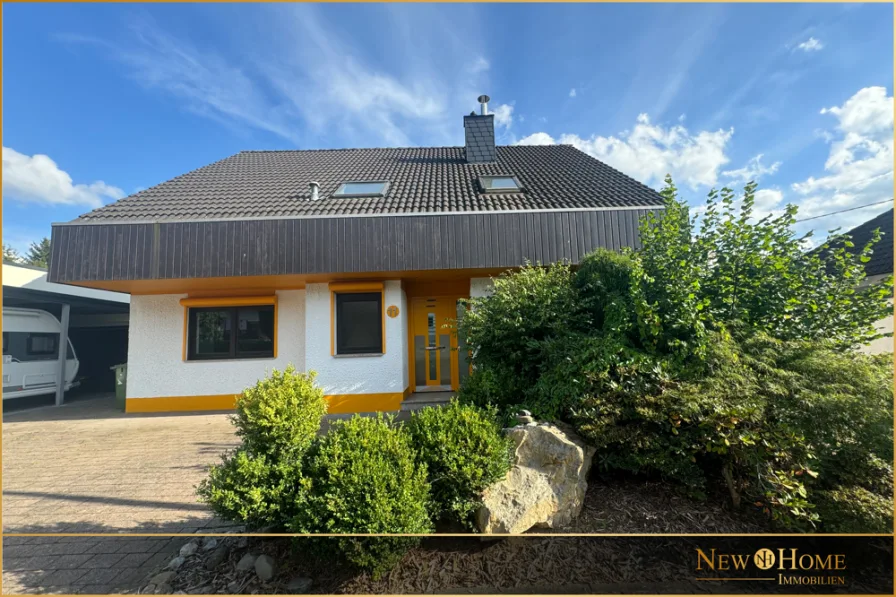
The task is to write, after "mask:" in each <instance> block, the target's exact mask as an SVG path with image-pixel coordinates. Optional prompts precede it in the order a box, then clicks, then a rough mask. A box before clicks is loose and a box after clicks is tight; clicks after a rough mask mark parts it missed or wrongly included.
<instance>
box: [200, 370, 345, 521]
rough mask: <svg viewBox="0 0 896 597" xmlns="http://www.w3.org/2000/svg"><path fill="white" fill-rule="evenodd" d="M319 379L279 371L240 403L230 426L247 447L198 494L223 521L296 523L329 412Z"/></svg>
mask: <svg viewBox="0 0 896 597" xmlns="http://www.w3.org/2000/svg"><path fill="white" fill-rule="evenodd" d="M315 375H316V374H315V372H313V371H311V372H310V373H307V374H306V373H300V372H297V371H296V370H295V368H294V367H293V366H291V365H290V366H288V367H287V368H286V370H285V371H282V372H281V371H278V370H276V369H275V370H273V371H272V372H271V374H270V375H269V376H268V377H266V378H264V379H261V380H259V381H258V382H257V383H256V384H255V385H254V386H252V387H250V388H247V389H246V390H244V391H243V393H242V394H241V395H240V396H239V397H238V398H237V401H236V414H235V415H232V416H231V422H232V423H233V425H234V426H235V427H236V433H237V435H238V436H239V437H240V438H241V439H242V443H241V445H240V446H239V447H238V448H237V449H236V450H233V451H231V452H229V453H226V454H224V456H223V457H222V461H221V463H220V464H218V465H213V466H212V467H210V470H209V475H208V477H207V478H205V479H203V480H202V482H201V483H200V484H199V487H198V488H197V492H198V494H199V497H200V499H201V500H202V501H204V502H205V503H207V504H208V505H209V506H210V507H211V508H212V510H213V511H214V512H215V513H216V514H217V515H218V516H220V517H221V518H223V519H225V520H232V521H235V522H240V523H243V524H246V525H247V526H248V527H250V528H261V527H265V526H270V525H274V526H282V525H283V524H284V523H285V521H287V520H289V519H290V518H292V516H293V515H294V510H295V508H296V502H297V500H299V499H300V497H299V494H300V493H301V480H302V457H303V455H304V453H305V451H306V450H307V449H308V447H309V446H310V445H311V443H312V441H313V440H314V437H315V435H316V434H317V432H318V430H319V429H320V422H321V418H322V417H323V416H324V414H325V413H326V411H327V402H326V400H325V399H324V394H323V390H322V389H321V388H319V387H317V386H316V385H315V384H314V379H315Z"/></svg>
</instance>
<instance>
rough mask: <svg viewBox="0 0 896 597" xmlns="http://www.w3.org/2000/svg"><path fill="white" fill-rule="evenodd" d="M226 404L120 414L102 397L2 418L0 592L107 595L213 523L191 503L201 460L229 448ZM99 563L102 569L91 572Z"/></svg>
mask: <svg viewBox="0 0 896 597" xmlns="http://www.w3.org/2000/svg"><path fill="white" fill-rule="evenodd" d="M236 443H237V440H236V437H235V435H234V434H233V427H232V426H231V425H230V422H229V421H228V418H227V415H226V414H224V413H214V414H205V413H202V414H179V415H126V414H124V413H122V412H120V411H117V410H116V409H115V408H114V401H113V400H112V398H111V397H109V396H104V397H99V398H93V399H83V400H80V401H77V402H73V403H72V404H67V405H64V406H62V407H58V408H56V407H48V408H41V409H34V410H30V411H23V412H17V413H5V414H4V417H3V532H4V533H121V532H135V533H146V532H150V533H159V534H160V535H161V537H159V538H153V539H142V538H133V539H127V538H116V539H102V538H99V539H98V538H74V537H64V538H61V537H26V538H14V537H7V538H4V542H3V547H4V549H3V581H4V582H3V585H4V586H3V589H4V590H3V592H4V593H9V592H14V591H15V592H24V591H27V592H32V591H34V590H36V589H38V588H42V589H43V590H63V591H64V592H75V591H80V592H108V591H111V590H114V589H126V588H130V587H131V586H134V583H139V582H140V581H141V580H142V579H143V577H144V576H145V574H146V573H148V572H149V571H151V569H152V568H154V567H156V566H158V565H159V564H161V563H163V562H164V561H165V560H166V559H167V558H170V557H171V555H172V553H171V552H172V551H174V550H175V548H176V546H178V545H180V544H182V543H184V542H185V541H186V540H185V539H183V538H181V539H171V538H166V537H164V535H165V534H167V533H192V532H195V531H197V530H206V531H211V532H213V529H215V528H217V527H220V523H219V522H218V521H216V520H215V519H214V518H213V517H212V515H211V513H210V512H209V511H208V510H207V509H206V508H205V507H204V506H203V505H201V504H199V503H197V502H196V496H195V486H196V484H197V483H198V482H199V481H200V480H201V479H202V478H203V476H204V474H205V469H206V467H207V465H208V464H211V463H213V462H216V461H217V460H218V456H219V454H220V453H221V452H223V451H225V450H227V449H229V448H231V447H233V446H235V445H236ZM102 570H105V572H100V571H102Z"/></svg>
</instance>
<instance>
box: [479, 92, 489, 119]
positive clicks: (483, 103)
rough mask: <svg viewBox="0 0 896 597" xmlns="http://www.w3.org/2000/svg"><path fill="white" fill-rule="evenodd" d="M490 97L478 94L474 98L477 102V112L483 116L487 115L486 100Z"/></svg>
mask: <svg viewBox="0 0 896 597" xmlns="http://www.w3.org/2000/svg"><path fill="white" fill-rule="evenodd" d="M490 99H492V98H490V97H489V96H487V95H480V96H479V97H478V98H476V101H477V102H479V108H480V110H479V113H480V114H481V115H483V116H488V100H490Z"/></svg>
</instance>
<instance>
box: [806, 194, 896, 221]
mask: <svg viewBox="0 0 896 597" xmlns="http://www.w3.org/2000/svg"><path fill="white" fill-rule="evenodd" d="M882 203H893V200H892V199H886V200H884V201H878V202H877V203H869V204H868V205H860V206H858V207H850V208H849V209H841V210H840V211H832V212H831V213H829V214H821V215H820V216H812V217H811V218H804V219H802V220H796V222H795V223H799V222H808V221H809V220H817V219H818V218H826V217H828V216H835V215H837V214H842V213H845V212H847V211H853V210H856V209H865V208H866V207H873V206H875V205H881V204H882Z"/></svg>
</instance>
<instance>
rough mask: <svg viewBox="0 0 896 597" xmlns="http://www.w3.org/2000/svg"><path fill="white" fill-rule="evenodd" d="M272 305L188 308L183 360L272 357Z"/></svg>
mask: <svg viewBox="0 0 896 597" xmlns="http://www.w3.org/2000/svg"><path fill="white" fill-rule="evenodd" d="M274 308H275V307H274V305H255V306H245V307H243V306H240V307H191V308H189V316H188V320H189V324H188V332H187V360H188V361H201V360H212V359H262V358H273V356H274Z"/></svg>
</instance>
